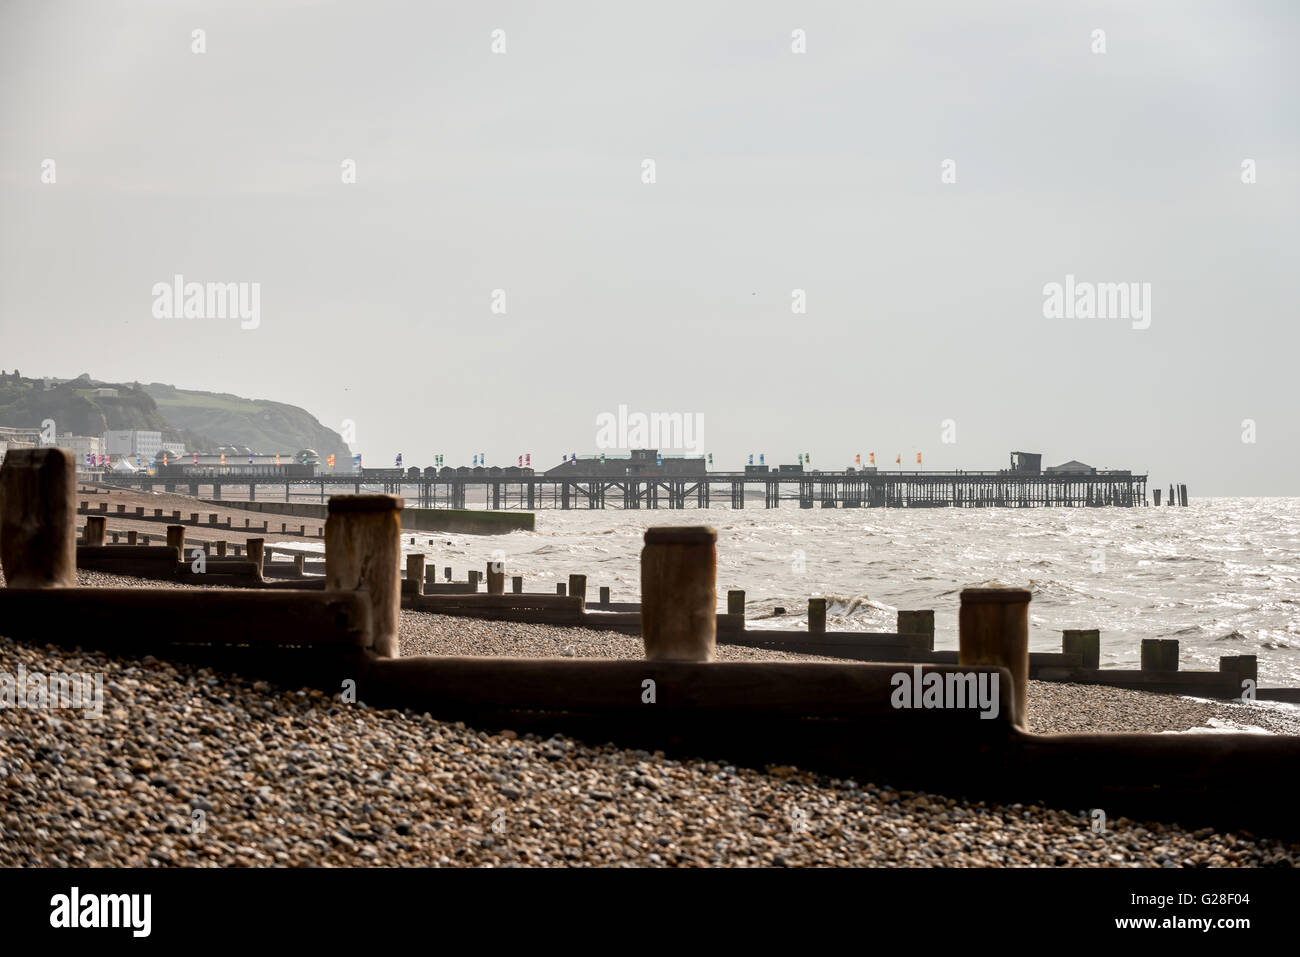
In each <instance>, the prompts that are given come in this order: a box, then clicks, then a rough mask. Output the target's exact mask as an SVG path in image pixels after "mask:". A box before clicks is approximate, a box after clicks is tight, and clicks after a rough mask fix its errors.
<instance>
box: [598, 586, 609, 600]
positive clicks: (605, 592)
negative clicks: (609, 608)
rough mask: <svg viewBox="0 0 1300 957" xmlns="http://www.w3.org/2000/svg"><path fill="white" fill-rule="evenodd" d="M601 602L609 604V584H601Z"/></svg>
mask: <svg viewBox="0 0 1300 957" xmlns="http://www.w3.org/2000/svg"><path fill="white" fill-rule="evenodd" d="M600 603H601V604H602V605H608V604H609V586H608V585H601V586H600Z"/></svg>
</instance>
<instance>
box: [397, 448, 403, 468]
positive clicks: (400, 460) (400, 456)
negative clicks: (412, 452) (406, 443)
mask: <svg viewBox="0 0 1300 957" xmlns="http://www.w3.org/2000/svg"><path fill="white" fill-rule="evenodd" d="M397 467H398V468H399V469H400V468H401V467H402V453H401V452H398V453H397Z"/></svg>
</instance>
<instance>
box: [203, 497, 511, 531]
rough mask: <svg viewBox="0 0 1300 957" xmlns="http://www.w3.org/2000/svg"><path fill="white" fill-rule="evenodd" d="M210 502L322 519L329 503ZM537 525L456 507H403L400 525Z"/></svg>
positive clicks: (420, 528)
mask: <svg viewBox="0 0 1300 957" xmlns="http://www.w3.org/2000/svg"><path fill="white" fill-rule="evenodd" d="M202 501H204V502H207V503H208V504H211V505H220V506H222V507H223V508H231V509H240V510H243V511H252V512H275V513H277V514H280V515H301V516H304V517H306V518H315V519H323V518H325V517H326V515H327V514H328V509H329V506H328V505H318V504H316V503H315V502H256V501H252V502H241V501H233V500H230V499H202ZM535 526H536V516H534V515H532V514H531V513H529V512H518V511H511V512H505V511H501V512H493V511H487V510H479V509H459V508H410V507H407V508H403V509H402V527H403V528H405V529H408V530H410V531H417V532H449V533H451V534H453V535H455V534H461V535H504V534H507V533H509V532H531V531H532V530H533V529H534V527H535Z"/></svg>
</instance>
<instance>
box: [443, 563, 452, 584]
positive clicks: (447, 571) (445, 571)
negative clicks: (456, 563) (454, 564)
mask: <svg viewBox="0 0 1300 957" xmlns="http://www.w3.org/2000/svg"><path fill="white" fill-rule="evenodd" d="M442 577H443V580H444V581H451V566H450V565H448V566H447V567H446V568H444V569H443V570H442Z"/></svg>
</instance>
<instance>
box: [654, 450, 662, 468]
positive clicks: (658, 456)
mask: <svg viewBox="0 0 1300 957" xmlns="http://www.w3.org/2000/svg"><path fill="white" fill-rule="evenodd" d="M655 460H656V464H657V465H658V466H659V467H660V468H663V467H664V454H663V453H662V452H656V453H655Z"/></svg>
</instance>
